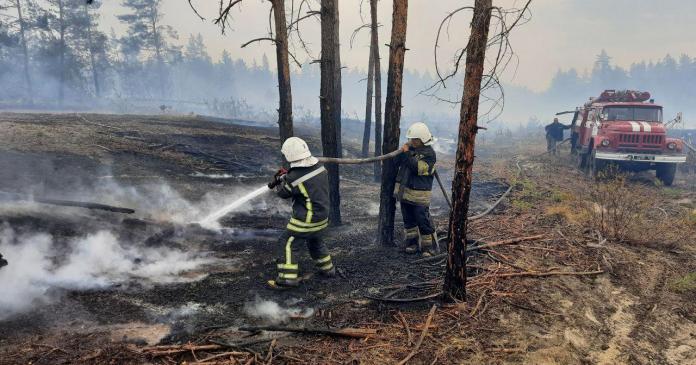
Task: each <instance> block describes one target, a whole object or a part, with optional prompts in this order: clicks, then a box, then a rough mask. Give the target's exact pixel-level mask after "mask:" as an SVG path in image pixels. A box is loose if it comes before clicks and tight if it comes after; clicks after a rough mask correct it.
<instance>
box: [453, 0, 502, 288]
mask: <svg viewBox="0 0 696 365" xmlns="http://www.w3.org/2000/svg"><path fill="white" fill-rule="evenodd" d="M491 9H492V0H476V1H475V3H474V14H473V18H472V21H471V35H470V36H469V44H468V46H467V54H466V69H465V74H464V94H463V95H462V105H461V111H460V114H459V138H458V141H459V142H458V145H457V157H456V162H455V168H454V181H453V182H452V204H453V206H452V211H451V213H450V220H449V236H450V240H449V245H448V247H447V252H448V259H447V271H446V273H445V284H444V292H445V296H446V299H456V300H466V229H467V213H468V212H469V195H470V193H471V177H472V176H471V175H472V166H473V163H474V142H475V140H476V132H477V131H478V127H477V125H476V123H477V119H478V107H479V95H480V91H481V79H482V78H483V68H484V60H485V56H486V43H487V41H488V29H489V27H490V23H491Z"/></svg>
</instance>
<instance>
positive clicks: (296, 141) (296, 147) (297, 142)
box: [280, 137, 312, 162]
mask: <svg viewBox="0 0 696 365" xmlns="http://www.w3.org/2000/svg"><path fill="white" fill-rule="evenodd" d="M280 152H282V153H283V156H285V159H286V160H288V162H295V161H300V160H304V159H305V158H307V157H311V156H312V152H310V151H309V147H308V146H307V142H305V141H304V140H302V138H297V137H290V138H288V139H286V140H285V142H283V147H281V148H280Z"/></svg>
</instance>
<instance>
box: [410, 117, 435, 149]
mask: <svg viewBox="0 0 696 365" xmlns="http://www.w3.org/2000/svg"><path fill="white" fill-rule="evenodd" d="M406 138H408V139H415V138H418V139H420V140H421V142H423V144H424V145H426V146H430V145H431V144H433V135H432V134H430V130H429V129H428V126H427V125H425V123H422V122H418V123H413V124H411V126H410V127H408V130H407V131H406Z"/></svg>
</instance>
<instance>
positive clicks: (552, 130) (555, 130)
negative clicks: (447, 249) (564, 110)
mask: <svg viewBox="0 0 696 365" xmlns="http://www.w3.org/2000/svg"><path fill="white" fill-rule="evenodd" d="M544 129H545V130H546V135H547V136H551V137H552V138H553V139H555V140H557V141H562V140H563V131H564V130H566V129H570V126H569V125H565V124H561V123H558V122H553V123H551V124H549V125H547V126H546V127H545V128H544Z"/></svg>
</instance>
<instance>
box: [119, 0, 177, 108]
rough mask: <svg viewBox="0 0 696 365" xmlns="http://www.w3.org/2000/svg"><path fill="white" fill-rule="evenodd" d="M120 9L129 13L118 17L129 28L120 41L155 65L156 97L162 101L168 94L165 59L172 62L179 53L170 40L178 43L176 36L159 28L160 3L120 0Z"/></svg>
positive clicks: (160, 25) (150, 0)
mask: <svg viewBox="0 0 696 365" xmlns="http://www.w3.org/2000/svg"><path fill="white" fill-rule="evenodd" d="M121 5H122V6H123V7H125V8H126V9H128V10H129V11H130V12H129V13H128V14H124V15H118V16H117V18H118V19H119V20H120V21H121V22H123V23H125V24H127V25H128V31H127V32H128V33H127V35H126V36H125V37H124V39H123V42H124V45H125V48H126V50H127V51H129V52H132V53H135V54H137V55H139V56H141V57H145V58H146V59H149V60H153V61H154V62H155V64H156V68H157V79H158V86H159V93H160V96H161V97H164V96H165V95H166V94H167V92H166V85H167V74H166V69H165V67H166V62H167V59H170V60H171V59H174V58H176V57H177V56H178V53H179V49H178V48H177V47H175V46H173V45H171V44H170V42H169V40H171V39H178V35H177V33H176V31H175V30H174V28H172V27H171V26H169V25H164V24H162V18H163V16H164V14H163V13H162V10H161V5H162V1H161V0H123V2H122V3H121Z"/></svg>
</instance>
